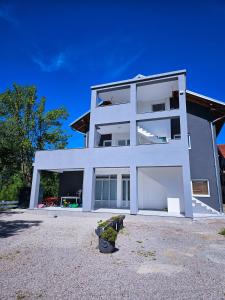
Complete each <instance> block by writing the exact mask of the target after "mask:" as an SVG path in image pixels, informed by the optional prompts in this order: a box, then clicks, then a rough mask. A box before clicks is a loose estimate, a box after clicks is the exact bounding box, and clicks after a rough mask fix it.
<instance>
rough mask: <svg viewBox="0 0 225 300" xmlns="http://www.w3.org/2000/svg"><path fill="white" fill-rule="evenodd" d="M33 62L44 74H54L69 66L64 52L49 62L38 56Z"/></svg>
mask: <svg viewBox="0 0 225 300" xmlns="http://www.w3.org/2000/svg"><path fill="white" fill-rule="evenodd" d="M33 62H34V63H36V64H37V65H38V66H39V67H40V69H41V70H42V71H43V72H54V71H58V70H60V69H63V68H65V67H66V66H67V60H66V54H65V53H64V52H60V53H58V54H57V55H55V56H53V57H51V58H50V59H49V60H47V61H46V60H44V59H43V58H42V57H41V56H36V57H33Z"/></svg>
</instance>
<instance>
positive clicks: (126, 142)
mask: <svg viewBox="0 0 225 300" xmlns="http://www.w3.org/2000/svg"><path fill="white" fill-rule="evenodd" d="M121 141H125V145H119V142H121ZM128 141H129V143H128ZM117 145H118V146H119V147H124V146H130V139H120V140H118V141H117Z"/></svg>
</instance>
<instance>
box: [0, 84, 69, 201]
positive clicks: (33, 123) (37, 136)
mask: <svg viewBox="0 0 225 300" xmlns="http://www.w3.org/2000/svg"><path fill="white" fill-rule="evenodd" d="M45 104H46V99H45V97H41V98H40V99H38V95H37V89H36V87H35V86H19V85H17V84H13V86H12V88H11V89H8V90H6V91H5V92H3V93H2V94H0V190H2V189H3V188H4V190H5V189H6V187H7V186H8V185H9V186H10V185H13V182H14V181H16V184H17V186H21V184H19V183H18V182H22V183H23V184H22V185H23V186H26V187H28V186H31V181H32V163H33V160H34V154H35V151H37V150H43V149H63V148H64V147H65V146H66V145H67V140H68V137H69V136H68V135H67V134H66V133H65V131H64V130H63V129H62V121H63V120H66V119H67V117H68V113H67V111H66V109H65V108H63V107H61V108H58V109H53V110H50V111H46V109H45ZM18 178H19V179H18ZM14 179H15V180H14ZM0 197H1V194H0Z"/></svg>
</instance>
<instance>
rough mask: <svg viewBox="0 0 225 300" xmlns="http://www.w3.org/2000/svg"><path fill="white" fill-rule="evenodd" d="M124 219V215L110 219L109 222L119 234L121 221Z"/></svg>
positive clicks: (121, 226)
mask: <svg viewBox="0 0 225 300" xmlns="http://www.w3.org/2000/svg"><path fill="white" fill-rule="evenodd" d="M124 219H125V216H124V215H118V216H113V217H111V218H110V221H112V222H113V223H116V227H115V229H116V230H117V231H118V232H119V231H120V230H121V229H122V228H123V220H124Z"/></svg>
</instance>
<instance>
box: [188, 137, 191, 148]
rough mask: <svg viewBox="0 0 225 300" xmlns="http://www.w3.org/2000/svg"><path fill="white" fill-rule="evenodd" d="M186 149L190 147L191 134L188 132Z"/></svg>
mask: <svg viewBox="0 0 225 300" xmlns="http://www.w3.org/2000/svg"><path fill="white" fill-rule="evenodd" d="M188 149H189V150H190V149H191V135H190V133H188Z"/></svg>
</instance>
